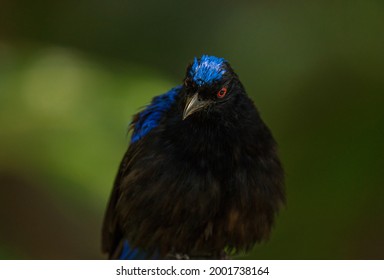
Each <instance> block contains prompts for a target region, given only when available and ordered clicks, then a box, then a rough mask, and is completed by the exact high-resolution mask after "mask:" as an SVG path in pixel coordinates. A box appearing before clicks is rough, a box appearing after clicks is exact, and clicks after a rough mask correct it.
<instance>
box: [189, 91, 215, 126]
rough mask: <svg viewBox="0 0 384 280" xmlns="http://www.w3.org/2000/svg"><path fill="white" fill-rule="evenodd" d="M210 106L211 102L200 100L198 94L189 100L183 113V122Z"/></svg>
mask: <svg viewBox="0 0 384 280" xmlns="http://www.w3.org/2000/svg"><path fill="white" fill-rule="evenodd" d="M209 104H210V102H209V101H208V100H199V93H198V92H196V93H195V94H194V95H193V96H192V97H188V98H187V102H186V104H185V108H184V113H183V120H185V119H186V118H187V117H188V116H190V115H192V114H193V113H195V112H196V111H199V110H200V109H202V108H204V107H205V106H207V105H209Z"/></svg>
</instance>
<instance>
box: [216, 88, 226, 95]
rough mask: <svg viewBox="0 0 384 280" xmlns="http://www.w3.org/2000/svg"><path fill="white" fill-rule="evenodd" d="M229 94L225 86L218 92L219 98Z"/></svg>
mask: <svg viewBox="0 0 384 280" xmlns="http://www.w3.org/2000/svg"><path fill="white" fill-rule="evenodd" d="M226 94H227V88H226V87H223V88H222V89H221V90H219V91H218V92H217V97H218V98H223V97H224V96H225V95H226Z"/></svg>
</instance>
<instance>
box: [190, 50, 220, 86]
mask: <svg viewBox="0 0 384 280" xmlns="http://www.w3.org/2000/svg"><path fill="white" fill-rule="evenodd" d="M225 62H226V61H225V59H224V58H219V57H216V56H210V55H203V56H201V58H200V59H197V58H196V57H195V60H194V62H193V64H192V67H191V69H190V71H189V75H190V76H191V78H192V80H193V81H194V82H195V83H196V84H197V85H199V86H201V85H204V84H207V85H209V84H212V83H213V82H215V81H219V80H220V79H221V78H222V77H223V75H224V74H225V67H224V66H225V65H224V63H225Z"/></svg>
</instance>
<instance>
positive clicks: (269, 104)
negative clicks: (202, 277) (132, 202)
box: [0, 0, 384, 259]
mask: <svg viewBox="0 0 384 280" xmlns="http://www.w3.org/2000/svg"><path fill="white" fill-rule="evenodd" d="M383 15H384V2H383V1H379V0H377V1H369V0H368V1H367V0H356V1H298V0H292V1H278V0H277V1H267V0H261V1H249V0H248V1H247V0H237V1H201V0H195V1H176V0H173V1H171V0H167V1H154V0H147V1H128V0H126V1H123V0H109V1H106V0H83V1H74V0H68V1H42V0H36V1H28V0H2V1H1V2H0V258H3V259H99V258H104V257H105V256H103V255H102V254H101V252H100V228H101V222H102V218H103V212H104V208H105V207H106V203H107V199H108V196H109V192H110V190H111V185H112V182H113V179H114V176H115V173H116V171H117V167H118V164H119V161H120V159H121V157H122V155H123V153H124V151H125V150H126V148H127V145H128V142H129V135H127V127H128V124H129V122H130V119H131V116H132V114H134V113H135V112H137V111H138V110H139V109H140V108H142V106H144V105H145V104H147V103H148V102H149V101H150V99H151V98H152V97H153V96H154V95H157V94H160V93H163V92H165V91H167V90H168V89H169V88H170V87H172V86H174V85H176V84H179V83H180V82H181V80H182V78H183V76H184V73H185V67H186V65H187V63H188V62H190V61H191V60H192V59H193V57H194V56H200V55H201V54H213V55H216V56H220V57H224V58H226V59H227V60H229V61H230V62H231V64H232V66H233V67H234V68H235V70H236V71H237V73H238V74H239V76H240V78H241V80H242V82H243V83H244V85H245V87H246V89H247V91H248V93H249V94H250V95H251V96H252V98H253V99H254V101H255V103H256V104H257V106H258V108H259V110H260V112H261V114H262V116H263V118H264V120H265V122H266V123H267V124H268V125H269V126H270V128H271V129H272V131H273V133H274V135H275V137H276V138H277V141H278V143H279V146H280V154H281V157H282V160H283V163H284V166H285V169H286V174H287V192H288V205H287V207H286V209H285V210H284V211H283V212H282V213H281V214H280V215H279V218H278V221H277V225H276V227H275V230H274V231H273V234H272V236H271V239H270V240H269V242H268V243H266V244H261V245H258V246H256V247H255V249H254V250H253V251H252V252H250V253H249V254H247V255H243V256H241V257H242V258H251V259H252V258H257V259H259V258H260V259H383V258H384V238H383V236H384V203H383V199H384V179H383V178H384V177H383V167H384V149H383V146H384V145H383V142H384V125H383V122H384V110H383V105H384V16H383Z"/></svg>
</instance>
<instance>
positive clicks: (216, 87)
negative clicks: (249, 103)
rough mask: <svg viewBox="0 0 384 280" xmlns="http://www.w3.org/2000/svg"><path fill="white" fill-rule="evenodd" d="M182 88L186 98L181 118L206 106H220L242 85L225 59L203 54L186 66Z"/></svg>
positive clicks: (204, 108) (206, 107) (205, 108)
mask: <svg viewBox="0 0 384 280" xmlns="http://www.w3.org/2000/svg"><path fill="white" fill-rule="evenodd" d="M184 88H185V91H186V96H187V98H186V103H185V107H184V113H183V120H184V119H186V118H187V117H189V116H190V115H192V114H194V113H196V112H199V111H202V110H207V109H208V108H220V106H221V105H223V104H224V103H226V102H227V101H229V100H230V99H231V98H232V97H233V95H234V94H236V93H237V92H239V91H238V90H236V89H239V88H242V86H241V83H240V81H239V80H238V77H237V75H236V74H235V72H234V71H233V69H232V68H231V66H230V65H229V63H228V62H227V61H226V60H224V59H223V58H218V57H215V56H209V55H203V56H201V57H200V58H195V59H194V61H193V63H191V64H190V65H189V66H188V68H187V73H186V76H185V79H184Z"/></svg>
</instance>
